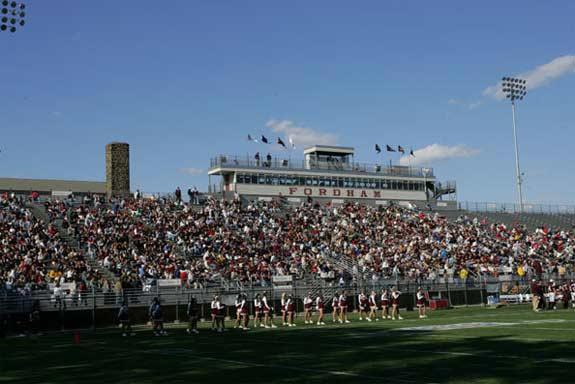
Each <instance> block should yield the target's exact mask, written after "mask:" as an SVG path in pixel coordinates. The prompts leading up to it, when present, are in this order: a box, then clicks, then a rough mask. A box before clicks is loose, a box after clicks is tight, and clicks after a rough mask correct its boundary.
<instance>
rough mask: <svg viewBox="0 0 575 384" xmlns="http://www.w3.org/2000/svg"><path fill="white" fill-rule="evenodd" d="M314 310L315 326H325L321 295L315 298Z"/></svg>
mask: <svg viewBox="0 0 575 384" xmlns="http://www.w3.org/2000/svg"><path fill="white" fill-rule="evenodd" d="M315 309H316V310H317V325H325V323H324V322H323V296H322V294H321V293H320V294H318V295H317V297H316V298H315Z"/></svg>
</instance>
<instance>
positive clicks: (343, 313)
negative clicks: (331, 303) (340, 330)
mask: <svg viewBox="0 0 575 384" xmlns="http://www.w3.org/2000/svg"><path fill="white" fill-rule="evenodd" d="M339 322H340V323H349V322H350V321H349V320H348V319H347V292H345V291H343V292H342V293H341V295H339Z"/></svg>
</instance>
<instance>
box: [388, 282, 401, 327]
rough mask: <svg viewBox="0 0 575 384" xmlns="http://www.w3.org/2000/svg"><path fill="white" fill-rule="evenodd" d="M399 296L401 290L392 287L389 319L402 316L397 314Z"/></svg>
mask: <svg viewBox="0 0 575 384" xmlns="http://www.w3.org/2000/svg"><path fill="white" fill-rule="evenodd" d="M399 296H401V292H399V291H398V290H397V288H395V287H393V288H392V289H391V320H395V318H396V317H397V318H398V319H399V320H403V317H401V315H400V314H399Z"/></svg>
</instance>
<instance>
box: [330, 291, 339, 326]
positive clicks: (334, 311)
mask: <svg viewBox="0 0 575 384" xmlns="http://www.w3.org/2000/svg"><path fill="white" fill-rule="evenodd" d="M338 308H339V294H338V293H337V292H336V293H335V294H334V295H333V297H332V299H331V318H332V321H333V322H334V323H335V322H337V310H338Z"/></svg>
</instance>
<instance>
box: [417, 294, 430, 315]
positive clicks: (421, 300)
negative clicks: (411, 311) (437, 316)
mask: <svg viewBox="0 0 575 384" xmlns="http://www.w3.org/2000/svg"><path fill="white" fill-rule="evenodd" d="M416 296H417V310H418V311H419V318H420V319H425V318H426V317H427V315H426V314H425V300H426V298H425V293H424V292H423V289H422V288H421V287H419V288H417V294H416Z"/></svg>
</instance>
